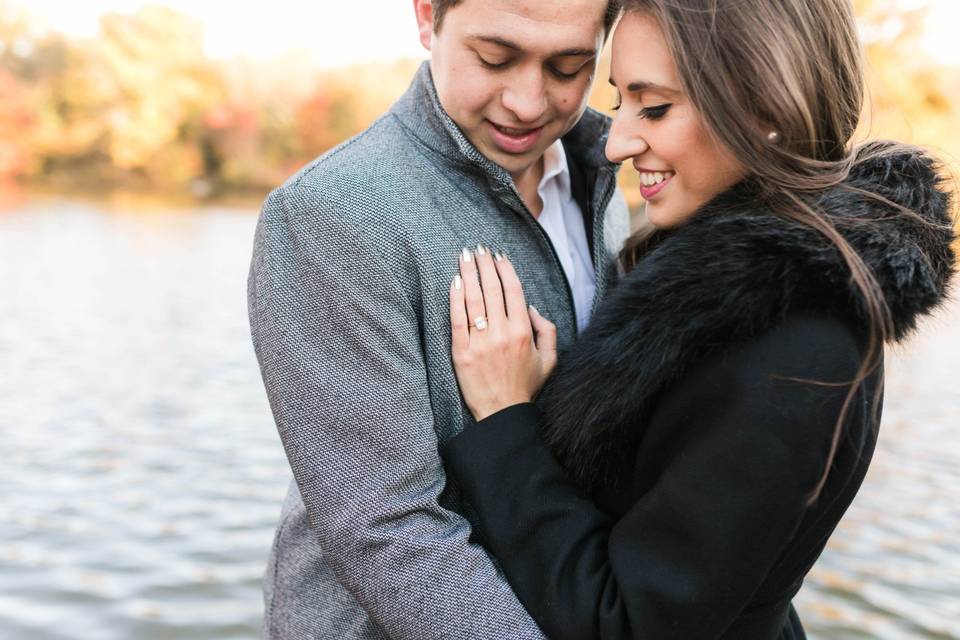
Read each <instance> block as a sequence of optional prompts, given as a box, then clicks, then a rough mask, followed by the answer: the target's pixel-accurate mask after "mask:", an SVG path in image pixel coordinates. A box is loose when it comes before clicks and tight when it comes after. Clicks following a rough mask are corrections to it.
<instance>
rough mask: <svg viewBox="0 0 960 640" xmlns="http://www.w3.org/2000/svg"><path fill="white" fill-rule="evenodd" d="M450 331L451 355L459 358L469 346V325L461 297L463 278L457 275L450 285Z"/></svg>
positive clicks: (464, 303)
mask: <svg viewBox="0 0 960 640" xmlns="http://www.w3.org/2000/svg"><path fill="white" fill-rule="evenodd" d="M450 331H451V347H452V349H453V355H454V357H459V356H461V355H463V354H464V353H465V352H466V350H467V348H468V347H469V346H470V323H469V320H467V307H466V301H465V300H464V297H463V278H461V277H460V275H459V274H457V275H456V276H454V278H453V282H452V283H451V284H450Z"/></svg>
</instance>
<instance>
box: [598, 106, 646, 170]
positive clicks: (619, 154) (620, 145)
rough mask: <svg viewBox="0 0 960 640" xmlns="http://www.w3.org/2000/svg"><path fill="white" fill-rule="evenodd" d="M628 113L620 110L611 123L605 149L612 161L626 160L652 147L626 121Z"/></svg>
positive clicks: (608, 158)
mask: <svg viewBox="0 0 960 640" xmlns="http://www.w3.org/2000/svg"><path fill="white" fill-rule="evenodd" d="M626 117H627V114H625V113H624V112H618V113H617V116H616V117H615V118H614V119H613V124H611V125H610V134H609V135H608V136H607V146H606V149H605V152H606V155H607V160H609V161H610V162H625V161H626V160H628V159H630V158H635V157H637V156H639V155H641V154H643V153H646V151H647V150H648V149H650V145H649V144H647V141H646V140H644V139H643V137H642V136H641V135H640V134H639V132H637V131H632V130H631V127H630V125H629V124H628V123H627V122H626V121H625V118H626Z"/></svg>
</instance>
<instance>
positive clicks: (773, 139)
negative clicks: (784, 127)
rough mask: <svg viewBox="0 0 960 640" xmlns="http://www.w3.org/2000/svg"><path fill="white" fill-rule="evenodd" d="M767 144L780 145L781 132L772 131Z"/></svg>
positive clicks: (768, 135)
mask: <svg viewBox="0 0 960 640" xmlns="http://www.w3.org/2000/svg"><path fill="white" fill-rule="evenodd" d="M767 142H769V143H770V144H777V143H779V142H780V132H779V131H771V132H770V133H768V134H767Z"/></svg>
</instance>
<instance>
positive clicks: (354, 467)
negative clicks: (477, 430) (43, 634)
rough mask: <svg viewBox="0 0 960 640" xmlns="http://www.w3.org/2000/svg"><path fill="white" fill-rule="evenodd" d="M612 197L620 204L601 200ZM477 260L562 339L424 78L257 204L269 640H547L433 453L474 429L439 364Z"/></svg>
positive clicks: (597, 236) (550, 267) (543, 284)
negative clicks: (268, 489)
mask: <svg viewBox="0 0 960 640" xmlns="http://www.w3.org/2000/svg"><path fill="white" fill-rule="evenodd" d="M607 130H608V121H607V119H606V118H604V117H603V116H601V115H600V114H597V113H596V112H593V111H588V112H587V113H586V114H585V115H584V117H583V119H582V120H581V122H580V123H579V124H578V125H577V126H576V127H575V128H574V129H573V131H571V132H570V133H569V134H568V135H567V136H565V137H564V143H565V147H566V149H567V152H568V156H569V160H570V165H571V171H572V177H573V182H574V183H575V184H576V187H575V188H574V194H575V196H576V197H577V199H578V201H579V202H580V203H581V209H583V210H584V212H585V219H586V220H587V224H588V225H589V229H588V234H587V235H588V237H589V238H590V240H591V244H592V252H593V258H594V261H595V264H597V265H599V268H597V273H598V276H597V277H598V281H597V296H598V298H599V297H600V296H602V295H603V293H604V291H605V290H606V289H607V287H608V284H609V281H610V278H611V273H612V269H611V268H610V264H611V260H610V258H611V256H612V251H613V250H614V249H615V248H616V247H618V246H619V245H620V244H621V243H622V241H623V239H624V237H625V236H626V234H627V231H628V223H627V211H626V206H625V205H624V203H623V200H622V198H621V197H620V196H619V194H617V193H616V186H615V174H616V168H617V167H616V166H615V165H612V164H610V163H608V162H607V161H606V159H605V158H604V156H603V147H604V143H605V141H606V135H607ZM614 196H616V197H614ZM478 242H480V243H483V244H485V245H487V246H490V247H493V248H496V249H500V250H502V251H504V252H505V253H506V254H507V255H509V256H510V258H511V259H512V260H513V261H514V263H515V265H516V268H517V271H518V273H519V275H520V278H521V279H522V281H523V283H524V287H525V291H526V294H527V297H528V301H529V302H530V303H531V304H533V305H535V306H536V307H537V309H539V310H540V311H541V313H542V314H543V315H544V316H545V317H547V318H549V319H550V320H552V321H553V322H555V323H556V324H557V327H558V333H559V337H560V342H561V345H563V344H568V343H569V342H570V340H572V339H573V337H574V335H575V327H576V322H575V318H574V311H573V304H572V302H571V294H570V290H569V286H568V284H567V282H566V279H565V277H564V274H563V270H562V268H561V266H560V264H559V262H558V260H557V257H556V254H555V252H554V249H553V247H552V245H551V243H550V241H549V240H548V238H547V236H546V235H545V234H544V233H543V231H542V230H541V228H540V227H539V225H538V224H537V223H536V221H535V220H534V218H533V217H532V216H531V215H530V213H529V211H528V210H527V209H526V207H525V206H524V205H523V203H522V200H521V199H520V196H519V193H518V192H517V190H516V188H515V186H514V185H513V182H512V180H511V178H510V176H509V174H507V173H506V172H505V171H504V170H503V169H502V168H500V167H499V166H497V165H495V164H493V163H492V162H490V161H489V160H488V159H486V158H485V157H484V156H482V155H481V154H480V153H479V152H478V151H477V150H476V148H474V147H473V146H472V145H471V144H470V143H469V142H468V141H467V139H466V138H465V137H464V136H463V134H462V133H461V132H460V130H459V129H458V128H457V126H456V125H455V124H454V123H453V121H452V120H451V119H450V118H449V117H448V116H447V115H446V113H444V111H443V110H442V108H441V107H440V104H439V102H438V100H437V96H436V93H435V90H434V87H433V82H432V79H431V76H430V68H429V65H428V64H427V63H424V65H423V67H421V69H420V71H419V72H418V73H417V75H416V77H415V79H414V81H413V83H412V85H411V87H410V89H409V90H408V91H407V93H406V94H405V95H404V96H403V97H402V98H401V99H400V100H399V101H398V102H397V103H396V104H395V105H394V106H393V108H392V109H391V110H390V112H389V113H388V114H386V115H385V116H384V117H382V118H381V119H380V120H378V121H377V122H375V123H374V124H373V125H372V126H371V127H370V128H369V129H367V130H366V131H364V132H363V133H362V134H360V135H359V136H357V137H356V138H354V139H352V140H350V141H348V142H346V143H344V144H342V145H340V146H339V147H337V148H335V149H333V150H331V151H330V152H328V153H326V154H324V155H323V156H321V157H320V158H318V159H317V160H315V161H314V162H313V163H311V164H310V165H309V166H307V167H305V168H304V169H303V170H302V171H300V172H299V173H298V174H297V175H295V176H293V177H292V178H290V180H288V181H287V182H286V183H285V184H284V185H283V186H281V187H279V188H278V189H276V190H275V191H273V192H272V193H271V194H270V195H269V196H268V197H267V199H266V201H265V202H264V205H263V210H262V213H261V215H260V219H259V222H258V225H257V231H256V238H255V242H254V250H253V261H252V264H251V269H250V277H249V283H248V303H249V314H250V329H251V332H252V335H253V344H254V348H255V350H256V354H257V359H258V361H259V363H260V368H261V372H262V375H263V380H264V385H265V386H266V391H267V395H268V397H269V400H270V406H271V409H272V411H273V415H274V418H275V420H276V424H277V428H278V430H279V433H280V438H281V440H282V441H283V446H284V449H285V451H286V454H287V457H288V459H289V461H290V466H291V468H292V470H293V479H294V482H292V483H291V486H290V491H289V494H288V497H287V499H286V501H285V502H284V505H283V510H282V514H281V520H280V524H279V527H278V529H277V533H276V537H275V541H274V545H273V550H272V554H271V558H270V563H269V567H268V570H267V575H266V579H265V589H264V596H265V606H266V616H265V625H264V630H265V636H266V637H268V638H283V639H284V640H291V639H295V638H329V639H331V640H345V639H346V640H349V639H354V638H357V639H359V638H397V639H403V640H430V639H433V638H478V639H486V638H489V639H490V640H494V639H496V640H502V639H504V638H541V637H542V634H541V633H540V631H539V630H538V628H537V626H536V625H535V623H534V622H533V621H532V620H531V618H530V617H529V615H528V614H527V612H526V611H525V610H524V608H523V606H522V605H521V604H520V603H519V602H518V601H517V599H516V596H515V595H514V594H513V591H512V590H511V589H510V586H509V585H508V584H507V583H506V581H505V580H504V578H503V575H502V574H501V573H500V571H499V570H498V569H497V567H496V566H495V565H494V563H493V561H492V560H491V559H490V557H489V556H488V555H487V553H486V552H485V551H484V550H483V549H482V548H481V547H479V546H477V545H476V544H473V543H471V541H470V526H469V524H468V523H467V521H466V520H464V519H463V518H462V517H461V516H459V515H458V514H456V513H454V512H453V511H452V510H451V509H452V508H455V507H461V505H460V502H459V498H458V492H457V488H456V487H455V486H452V484H451V483H450V482H448V479H447V477H446V476H445V474H444V470H443V467H442V465H441V460H440V456H439V453H438V445H439V444H441V443H443V442H445V441H446V440H447V439H449V438H450V437H452V436H453V435H455V434H456V433H458V432H459V431H460V430H461V429H462V428H463V426H464V424H465V421H466V420H470V419H471V418H470V415H469V412H467V411H466V409H465V407H464V406H463V404H462V400H461V397H460V393H459V390H458V387H457V382H456V379H455V377H454V372H453V368H452V365H451V360H450V337H449V331H450V330H449V317H448V289H449V286H450V282H451V280H452V278H453V276H454V274H455V273H456V272H457V253H458V252H459V250H460V249H461V248H462V247H465V246H474V245H476V244H477V243H478Z"/></svg>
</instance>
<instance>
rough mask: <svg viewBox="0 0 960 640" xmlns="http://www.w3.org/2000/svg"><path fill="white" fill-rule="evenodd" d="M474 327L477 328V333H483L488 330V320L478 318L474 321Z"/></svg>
mask: <svg viewBox="0 0 960 640" xmlns="http://www.w3.org/2000/svg"><path fill="white" fill-rule="evenodd" d="M473 326H475V327H476V328H477V331H483V330H484V329H486V328H487V318H486V316H477V317H476V318H474V319H473Z"/></svg>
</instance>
